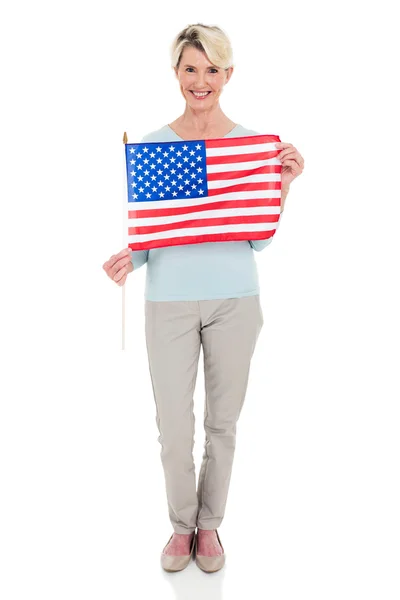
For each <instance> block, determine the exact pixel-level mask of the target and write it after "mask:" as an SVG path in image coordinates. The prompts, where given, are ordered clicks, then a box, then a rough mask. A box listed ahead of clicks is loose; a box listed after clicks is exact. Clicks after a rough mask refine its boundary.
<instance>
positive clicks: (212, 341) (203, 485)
mask: <svg viewBox="0 0 400 600" xmlns="http://www.w3.org/2000/svg"><path fill="white" fill-rule="evenodd" d="M200 309H201V329H200V335H201V342H202V345H203V355H204V379H205V391H206V398H205V407H204V428H205V433H206V441H205V445H204V454H203V461H202V465H201V469H200V473H199V484H198V489H197V494H198V502H199V513H198V516H197V526H198V527H199V528H201V529H217V528H218V527H219V525H220V524H221V522H222V519H223V517H224V512H225V506H226V502H227V496H228V489H229V483H230V478H231V471H232V464H233V457H234V451H235V444H236V423H237V420H238V418H239V415H240V412H241V409H242V406H243V402H244V399H245V394H246V389H247V384H248V377H249V370H250V361H251V357H252V355H253V352H254V350H255V345H256V342H257V339H258V336H259V333H260V331H261V328H262V325H263V315H262V309H261V305H260V300H259V296H258V295H257V296H245V297H241V298H228V299H224V300H206V301H200Z"/></svg>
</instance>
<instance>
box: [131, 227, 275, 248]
mask: <svg viewBox="0 0 400 600" xmlns="http://www.w3.org/2000/svg"><path fill="white" fill-rule="evenodd" d="M276 226H277V223H245V224H239V225H218V226H216V227H215V226H214V227H189V228H188V229H170V230H169V231H159V232H157V233H148V234H141V235H128V242H129V243H130V244H135V243H139V242H149V241H152V240H165V239H168V238H173V237H189V236H194V235H204V234H209V233H235V232H243V233H245V232H249V234H250V235H251V233H252V232H254V231H271V230H275V229H276ZM250 239H251V238H250Z"/></svg>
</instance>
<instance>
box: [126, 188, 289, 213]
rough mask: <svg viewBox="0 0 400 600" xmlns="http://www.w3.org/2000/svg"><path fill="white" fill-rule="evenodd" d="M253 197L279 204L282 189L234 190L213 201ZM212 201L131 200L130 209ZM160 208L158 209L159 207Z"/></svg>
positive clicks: (199, 199)
mask: <svg viewBox="0 0 400 600" xmlns="http://www.w3.org/2000/svg"><path fill="white" fill-rule="evenodd" d="M253 198H269V199H270V201H271V202H272V201H274V202H276V205H277V206H279V204H280V198H281V190H250V191H246V192H232V193H230V194H219V195H218V196H217V195H216V196H214V197H213V200H212V201H213V202H225V201H226V200H234V201H237V200H246V199H249V200H251V199H253ZM208 202H210V200H209V197H207V196H206V197H204V198H190V199H189V198H183V199H181V200H159V201H157V202H154V201H151V200H150V201H149V202H146V201H145V200H142V201H141V202H129V210H144V209H153V208H154V205H155V204H156V205H157V206H160V207H162V208H177V207H178V206H199V205H202V204H207V203H208ZM131 207H132V209H131ZM157 210H158V209H157Z"/></svg>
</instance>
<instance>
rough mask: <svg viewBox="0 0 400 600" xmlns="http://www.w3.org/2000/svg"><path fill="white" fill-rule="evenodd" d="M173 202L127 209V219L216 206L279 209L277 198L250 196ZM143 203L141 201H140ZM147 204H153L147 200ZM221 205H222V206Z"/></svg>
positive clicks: (187, 211)
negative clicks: (184, 203) (165, 205)
mask: <svg viewBox="0 0 400 600" xmlns="http://www.w3.org/2000/svg"><path fill="white" fill-rule="evenodd" d="M174 202H175V207H174V208H154V209H153V210H151V209H145V210H137V209H134V210H128V219H137V218H141V217H143V218H145V217H159V216H165V217H167V216H170V215H182V214H191V213H193V212H198V211H202V210H204V211H208V210H214V209H217V208H224V209H229V208H252V207H253V206H258V207H263V208H265V209H268V210H269V211H270V213H271V214H277V213H279V211H280V201H279V198H251V199H249V200H232V201H229V200H224V201H219V202H207V203H206V204H196V205H194V206H182V205H181V203H180V202H179V204H178V202H176V201H174ZM129 204H132V205H134V206H137V203H135V202H130V203H129ZM140 204H143V203H140ZM147 204H154V202H153V203H151V202H148V203H147ZM222 205H223V206H222Z"/></svg>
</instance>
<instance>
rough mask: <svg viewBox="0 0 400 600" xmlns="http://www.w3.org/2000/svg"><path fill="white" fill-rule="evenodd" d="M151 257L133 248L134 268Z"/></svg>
mask: <svg viewBox="0 0 400 600" xmlns="http://www.w3.org/2000/svg"><path fill="white" fill-rule="evenodd" d="M147 137H148V136H147V135H145V136H144V137H143V138H142V139H141V140H140V143H142V142H145V141H146V138H147ZM148 259H149V250H131V262H132V265H133V270H134V271H136V270H137V269H140V267H142V266H143V265H144V264H145V263H146V262H147V261H148Z"/></svg>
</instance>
